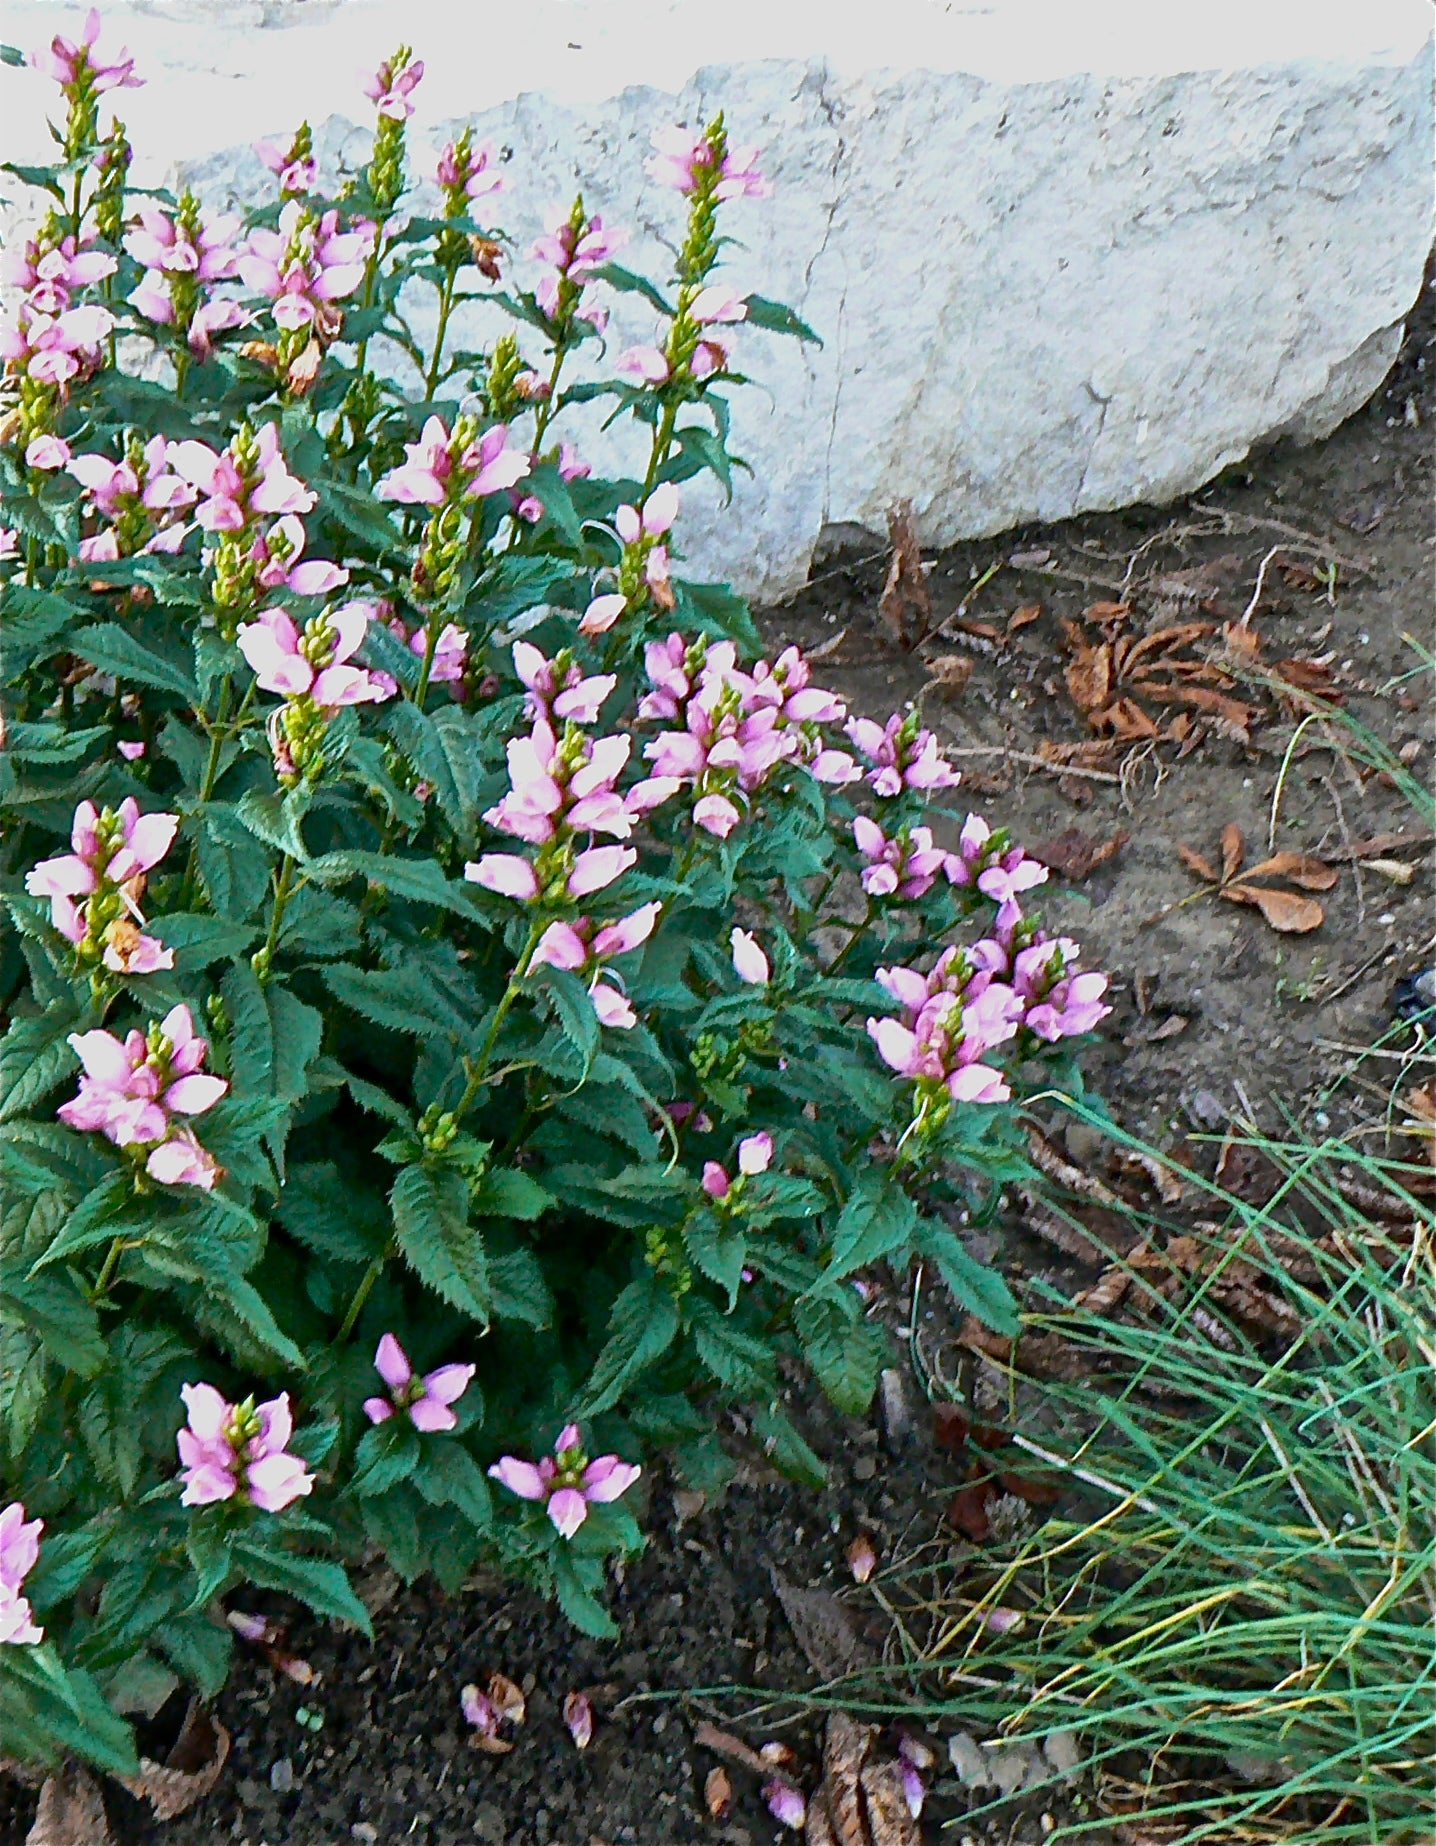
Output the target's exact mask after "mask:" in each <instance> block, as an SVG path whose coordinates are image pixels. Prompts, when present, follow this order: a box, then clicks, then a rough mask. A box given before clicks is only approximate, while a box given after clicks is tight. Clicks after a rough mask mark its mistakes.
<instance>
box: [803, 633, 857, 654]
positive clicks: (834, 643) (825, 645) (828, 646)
mask: <svg viewBox="0 0 1436 1846" xmlns="http://www.w3.org/2000/svg"><path fill="white" fill-rule="evenodd" d="M847 638H848V631H847V628H846V626H844V627H842V628H840V629H839V630H838V632H837V633H836V634H835V635H832V636H830V637H829V639H828V640H826V641H824V642H822V643H821V645H820V646H818V647H812V648H809V649H808V651H807V652H808V659H809V660H831V659H832V658H833V656H834V655H835V654H836V653H837V652H838V650H839V648H841V646H842V645H843V643H844V641H846V640H847Z"/></svg>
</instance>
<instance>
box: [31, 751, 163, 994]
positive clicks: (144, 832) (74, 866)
mask: <svg viewBox="0 0 1436 1846" xmlns="http://www.w3.org/2000/svg"><path fill="white" fill-rule="evenodd" d="M141 747H142V748H143V746H141ZM178 825H179V818H178V816H177V815H174V814H143V815H142V814H141V813H140V810H139V804H138V803H137V802H136V801H135V799H134V797H133V796H132V795H131V796H129V797H128V798H127V799H126V800H125V801H123V802H121V804H120V806H119V808H118V810H114V809H110V808H106V809H104V811H103V812H100V811H98V810H97V809H96V807H95V805H94V803H93V802H90V801H82V802H81V803H80V805H79V806H78V807H77V808H76V809H75V816H74V820H73V822H72V823H71V827H70V845H71V851H70V852H68V853H63V854H61V855H60V856H59V857H57V858H54V859H43V860H41V861H40V863H39V864H38V865H35V866H32V867H31V868H30V870H29V871H28V872H27V873H26V875H25V889H26V890H27V891H28V892H29V893H30V895H31V896H32V897H48V898H49V900H50V921H51V922H52V923H53V924H54V926H55V928H56V929H57V930H59V931H60V933H61V935H63V936H65V937H66V938H67V939H68V940H69V941H70V942H73V943H75V944H76V945H77V946H78V945H80V944H82V943H88V944H90V953H91V954H101V953H102V954H103V960H104V963H105V965H106V967H109V968H113V969H116V970H118V971H121V972H124V973H129V974H152V973H154V972H156V971H157V970H158V969H161V968H172V967H173V966H174V955H173V953H172V951H170V950H168V949H164V948H162V947H161V946H160V944H159V943H158V942H156V941H155V940H154V939H153V938H152V937H150V936H144V935H141V934H140V933H139V932H138V930H136V929H135V927H134V923H133V922H132V921H131V919H134V921H136V922H140V923H142V922H143V921H144V917H143V915H142V914H141V912H140V908H139V898H140V896H141V895H142V894H143V890H144V877H145V874H146V873H147V872H149V871H151V870H152V869H153V868H154V867H155V866H156V865H158V864H159V862H160V860H161V859H163V858H164V856H165V854H166V853H167V852H168V851H169V849H170V846H171V844H172V842H173V840H174V836H175V830H176V828H177V827H178ZM77 899H83V900H84V901H83V902H80V903H77V902H76V900H77ZM101 943H103V944H104V948H103V951H101V948H100V945H101Z"/></svg>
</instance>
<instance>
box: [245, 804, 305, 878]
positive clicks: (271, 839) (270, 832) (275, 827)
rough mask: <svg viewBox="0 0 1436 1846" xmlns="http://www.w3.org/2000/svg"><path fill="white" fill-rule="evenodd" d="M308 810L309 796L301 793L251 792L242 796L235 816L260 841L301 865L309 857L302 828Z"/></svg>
mask: <svg viewBox="0 0 1436 1846" xmlns="http://www.w3.org/2000/svg"><path fill="white" fill-rule="evenodd" d="M308 806H309V796H308V794H307V793H301V792H300V791H299V790H298V789H286V790H285V792H284V793H283V794H273V795H265V794H261V793H260V792H259V790H258V789H253V788H252V789H250V790H249V792H248V794H245V795H241V797H240V799H239V803H238V805H237V807H236V808H235V813H236V814H237V815H238V816H239V818H240V820H241V821H242V822H243V823H244V825H245V826H246V827H248V829H249V831H250V832H251V833H252V834H253V835H254V837H255V838H256V839H257V840H263V842H264V843H265V845H266V846H272V847H274V849H275V850H276V851H277V852H284V853H288V854H289V855H290V857H291V858H293V859H297V860H298V861H299V863H300V864H301V865H302V864H304V863H305V861H306V860H307V859H308V857H309V851H308V848H307V847H306V846H305V844H304V839H303V836H302V834H301V833H300V831H299V824H300V822H301V821H302V820H303V819H304V815H305V812H306V810H307V809H308Z"/></svg>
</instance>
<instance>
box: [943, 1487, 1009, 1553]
mask: <svg viewBox="0 0 1436 1846" xmlns="http://www.w3.org/2000/svg"><path fill="white" fill-rule="evenodd" d="M996 1498H997V1486H996V1483H995V1482H994V1481H992V1480H991V1479H989V1478H987V1477H986V1476H984V1477H983V1478H982V1479H981V1480H976V1481H968V1482H967V1483H966V1484H965V1485H964V1486H962V1487H959V1488H958V1490H957V1492H956V1493H955V1494H954V1495H953V1496H952V1499H951V1500H950V1501H949V1502H948V1506H947V1512H946V1513H945V1514H944V1515H943V1516H944V1518H945V1519H946V1520H947V1523H948V1524H949V1525H950V1526H951V1527H952V1529H953V1530H954V1531H955V1532H960V1533H961V1534H962V1536H963V1537H964V1538H966V1539H970V1540H971V1541H972V1543H973V1544H974V1545H985V1544H986V1543H987V1541H988V1539H989V1538H990V1537H991V1536H992V1521H991V1519H989V1518H988V1515H987V1509H988V1506H989V1504H990V1503H991V1502H992V1501H993V1500H995V1499H996Z"/></svg>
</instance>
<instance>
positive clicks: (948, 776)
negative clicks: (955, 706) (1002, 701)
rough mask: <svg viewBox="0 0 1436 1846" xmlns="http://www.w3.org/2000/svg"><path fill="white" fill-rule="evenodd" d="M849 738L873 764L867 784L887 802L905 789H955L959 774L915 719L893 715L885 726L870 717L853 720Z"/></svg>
mask: <svg viewBox="0 0 1436 1846" xmlns="http://www.w3.org/2000/svg"><path fill="white" fill-rule="evenodd" d="M846 729H847V734H848V737H849V738H850V739H851V741H852V742H853V743H854V744H855V745H856V746H857V748H858V750H859V751H860V752H861V754H862V755H863V756H865V757H866V758H867V760H868V762H869V763H871V764H872V765H873V768H872V772H871V774H870V775H869V776H868V781H869V783H870V784H871V785H872V788H873V790H874V791H875V793H877V794H879V795H882V796H883V797H884V798H886V799H891V798H892V797H893V796H895V795H900V794H901V793H902V792H903V790H904V789H905V788H916V789H931V788H955V787H956V786H957V783H958V779H959V778H958V773H957V771H956V770H955V769H954V768H953V767H952V765H951V764H950V763H949V762H948V761H947V759H946V758H945V757H944V756H943V755H942V752H941V751H940V750H939V749H938V746H937V739H936V737H934V736H933V734H932V732H931V731H923V730H919V729H918V728H917V725H916V722H915V720H913V719H911V718H905V717H904V716H903V714H902V713H901V712H894V713H893V715H892V717H891V718H889V719H888V721H887V723H886V724H885V725H882V724H876V723H874V721H873V720H872V719H871V718H853V719H851V720H850V721H849V722H848V725H847V727H846Z"/></svg>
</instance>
